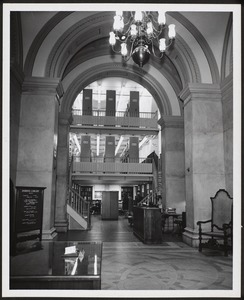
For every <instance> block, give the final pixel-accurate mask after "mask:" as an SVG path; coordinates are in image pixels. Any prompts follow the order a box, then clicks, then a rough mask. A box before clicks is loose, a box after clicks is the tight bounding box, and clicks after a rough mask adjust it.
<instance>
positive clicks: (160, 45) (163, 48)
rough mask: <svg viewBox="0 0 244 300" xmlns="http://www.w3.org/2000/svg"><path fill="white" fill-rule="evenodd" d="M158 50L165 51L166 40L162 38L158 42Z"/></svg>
mask: <svg viewBox="0 0 244 300" xmlns="http://www.w3.org/2000/svg"><path fill="white" fill-rule="evenodd" d="M159 50H160V52H164V51H165V50H166V39H164V38H162V39H160V40H159Z"/></svg>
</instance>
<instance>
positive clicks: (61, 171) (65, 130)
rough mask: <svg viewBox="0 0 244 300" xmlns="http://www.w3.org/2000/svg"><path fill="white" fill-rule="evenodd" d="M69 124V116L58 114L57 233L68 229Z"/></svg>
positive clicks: (70, 120) (70, 118)
mask: <svg viewBox="0 0 244 300" xmlns="http://www.w3.org/2000/svg"><path fill="white" fill-rule="evenodd" d="M71 122H72V116H71V114H64V113H62V114H61V113H60V114H59V123H58V151H57V153H58V156H57V181H56V207H55V227H56V229H57V231H58V232H66V231H67V229H68V218H67V209H66V204H67V195H68V191H67V187H68V176H69V127H70V124H71Z"/></svg>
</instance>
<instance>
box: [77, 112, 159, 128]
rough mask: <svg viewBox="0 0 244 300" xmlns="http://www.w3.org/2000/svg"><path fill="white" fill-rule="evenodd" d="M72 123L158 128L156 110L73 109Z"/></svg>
mask: <svg viewBox="0 0 244 300" xmlns="http://www.w3.org/2000/svg"><path fill="white" fill-rule="evenodd" d="M72 117H73V123H72V124H73V125H83V126H115V127H138V128H146V129H154V130H157V129H158V123H157V121H158V114H157V112H155V113H151V112H143V113H139V112H138V113H129V112H128V113H126V112H120V111H117V112H106V111H101V110H97V111H89V112H84V111H81V110H73V111H72Z"/></svg>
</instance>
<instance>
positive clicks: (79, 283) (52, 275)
mask: <svg viewBox="0 0 244 300" xmlns="http://www.w3.org/2000/svg"><path fill="white" fill-rule="evenodd" d="M39 245H40V246H41V247H40V248H41V249H39V250H38V248H37V249H35V251H29V252H28V249H27V252H26V253H23V254H19V255H16V256H14V257H11V260H10V289H87V290H92V289H101V263H102V243H101V242H53V241H51V242H49V241H45V242H44V241H43V242H41V243H40V242H39ZM74 245H75V246H76V247H77V249H78V250H79V251H83V250H84V256H83V259H77V256H78V254H77V255H73V256H72V255H64V253H65V247H68V246H74ZM77 253H79V252H77ZM76 259H77V260H76ZM76 261H77V264H76V266H77V268H74V265H75V262H76ZM74 270H75V272H74ZM72 271H73V272H74V273H73V274H72Z"/></svg>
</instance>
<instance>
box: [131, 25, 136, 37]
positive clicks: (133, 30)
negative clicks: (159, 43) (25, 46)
mask: <svg viewBox="0 0 244 300" xmlns="http://www.w3.org/2000/svg"><path fill="white" fill-rule="evenodd" d="M130 34H131V36H132V37H136V36H137V29H136V25H135V24H132V25H131V26H130Z"/></svg>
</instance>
